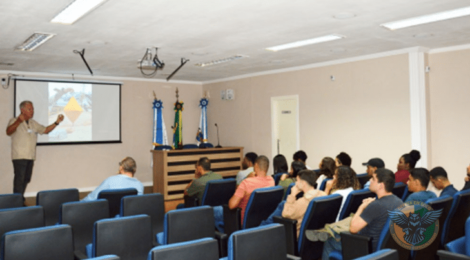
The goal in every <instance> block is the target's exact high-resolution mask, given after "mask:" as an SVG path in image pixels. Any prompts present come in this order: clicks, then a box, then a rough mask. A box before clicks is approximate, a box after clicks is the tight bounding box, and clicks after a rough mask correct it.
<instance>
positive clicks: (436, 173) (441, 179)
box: [429, 166, 457, 197]
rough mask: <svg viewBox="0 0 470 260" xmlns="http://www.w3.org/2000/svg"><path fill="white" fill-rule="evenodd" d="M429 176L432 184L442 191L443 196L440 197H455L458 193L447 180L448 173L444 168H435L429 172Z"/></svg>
mask: <svg viewBox="0 0 470 260" xmlns="http://www.w3.org/2000/svg"><path fill="white" fill-rule="evenodd" d="M429 176H430V177H431V182H432V184H433V185H434V187H436V189H438V190H442V192H441V195H440V196H439V197H443V196H445V195H449V196H451V197H452V196H454V194H455V193H456V192H457V189H455V188H454V185H452V184H451V183H450V181H449V179H448V178H447V172H446V170H444V168H442V167H440V166H439V167H435V168H434V169H432V170H431V171H430V172H429Z"/></svg>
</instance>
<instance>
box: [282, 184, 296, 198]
mask: <svg viewBox="0 0 470 260" xmlns="http://www.w3.org/2000/svg"><path fill="white" fill-rule="evenodd" d="M294 185H295V182H293V183H291V184H289V186H287V189H286V193H285V194H284V197H283V198H282V199H283V200H286V199H287V196H289V195H290V193H291V192H292V187H294Z"/></svg>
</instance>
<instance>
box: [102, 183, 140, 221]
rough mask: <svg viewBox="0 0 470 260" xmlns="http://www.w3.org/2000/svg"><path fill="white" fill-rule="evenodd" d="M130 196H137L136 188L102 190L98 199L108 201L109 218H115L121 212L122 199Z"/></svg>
mask: <svg viewBox="0 0 470 260" xmlns="http://www.w3.org/2000/svg"><path fill="white" fill-rule="evenodd" d="M129 195H137V190H136V189H134V188H129V189H110V190H102V191H101V192H100V193H99V194H98V199H106V200H108V203H109V216H110V217H111V218H113V217H115V216H116V215H118V214H119V213H120V212H121V199H122V198H123V197H125V196H129Z"/></svg>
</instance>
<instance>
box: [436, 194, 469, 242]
mask: <svg viewBox="0 0 470 260" xmlns="http://www.w3.org/2000/svg"><path fill="white" fill-rule="evenodd" d="M453 198H454V201H453V202H452V207H451V208H450V212H449V215H448V216H447V219H446V221H445V222H444V230H442V236H441V243H442V244H441V245H445V244H447V243H448V242H450V241H453V240H455V239H457V238H459V237H463V236H465V231H464V229H463V228H462V227H463V226H465V221H467V218H468V217H469V215H470V206H469V205H470V190H463V191H459V192H457V193H455V194H454V196H453Z"/></svg>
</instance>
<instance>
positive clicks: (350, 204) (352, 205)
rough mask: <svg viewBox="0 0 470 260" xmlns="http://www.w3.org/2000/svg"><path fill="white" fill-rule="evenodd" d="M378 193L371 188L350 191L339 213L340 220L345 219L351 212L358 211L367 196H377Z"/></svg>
mask: <svg viewBox="0 0 470 260" xmlns="http://www.w3.org/2000/svg"><path fill="white" fill-rule="evenodd" d="M375 197H376V195H375V193H373V192H372V191H370V190H369V189H367V190H354V191H352V192H351V193H349V195H348V197H347V198H346V201H345V202H344V206H343V208H342V210H341V212H340V213H339V220H342V219H345V218H347V217H349V215H351V213H356V211H357V209H358V208H359V206H361V204H362V200H364V199H366V198H375Z"/></svg>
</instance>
